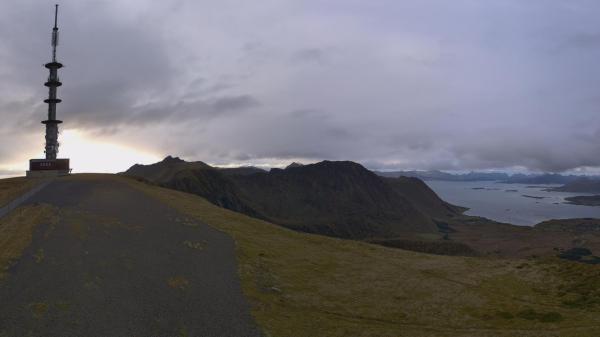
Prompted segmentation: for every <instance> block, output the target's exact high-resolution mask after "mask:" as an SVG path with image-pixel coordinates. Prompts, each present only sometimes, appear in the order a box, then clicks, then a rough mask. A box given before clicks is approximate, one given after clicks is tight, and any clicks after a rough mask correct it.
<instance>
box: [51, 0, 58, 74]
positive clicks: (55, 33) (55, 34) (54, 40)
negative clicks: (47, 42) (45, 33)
mask: <svg viewBox="0 0 600 337" xmlns="http://www.w3.org/2000/svg"><path fill="white" fill-rule="evenodd" d="M54 6H55V7H54V28H52V62H56V46H58V4H56V5H54Z"/></svg>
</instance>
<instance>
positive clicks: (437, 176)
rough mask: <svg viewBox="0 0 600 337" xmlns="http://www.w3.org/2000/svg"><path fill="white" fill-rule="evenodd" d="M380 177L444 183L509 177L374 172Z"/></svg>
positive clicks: (484, 173) (417, 172) (505, 177)
mask: <svg viewBox="0 0 600 337" xmlns="http://www.w3.org/2000/svg"><path fill="white" fill-rule="evenodd" d="M375 173H377V174H378V175H380V176H382V177H391V178H397V177H414V178H419V179H423V180H444V181H496V180H507V179H509V178H510V175H508V174H506V173H499V172H491V173H488V172H469V173H464V174H452V173H448V172H443V171H437V170H433V171H393V172H382V171H375Z"/></svg>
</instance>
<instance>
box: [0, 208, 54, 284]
mask: <svg viewBox="0 0 600 337" xmlns="http://www.w3.org/2000/svg"><path fill="white" fill-rule="evenodd" d="M53 215H54V209H53V208H52V207H51V206H49V205H44V204H40V205H27V206H23V207H19V208H17V209H15V210H14V211H12V212H11V213H10V214H8V215H7V216H5V217H3V218H1V219H0V279H1V278H2V277H3V276H4V274H5V273H6V270H7V269H8V268H9V267H10V264H11V263H12V262H13V261H15V260H17V259H18V258H19V257H20V256H21V254H22V253H23V250H25V248H27V247H28V246H29V244H31V240H32V236H33V231H34V229H35V227H36V226H37V225H38V224H41V223H43V222H45V221H47V222H48V223H51V222H53V221H54V219H53ZM38 259H43V252H39V251H38V252H37V253H36V260H38Z"/></svg>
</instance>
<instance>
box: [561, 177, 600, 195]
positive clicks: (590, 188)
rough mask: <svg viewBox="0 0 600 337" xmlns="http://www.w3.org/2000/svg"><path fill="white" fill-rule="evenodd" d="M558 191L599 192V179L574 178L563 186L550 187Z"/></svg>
mask: <svg viewBox="0 0 600 337" xmlns="http://www.w3.org/2000/svg"><path fill="white" fill-rule="evenodd" d="M551 190H552V191H558V192H572V193H600V179H599V178H598V177H595V178H581V177H580V178H579V179H575V180H573V181H571V182H569V183H566V184H565V185H564V186H561V187H557V188H553V189H551Z"/></svg>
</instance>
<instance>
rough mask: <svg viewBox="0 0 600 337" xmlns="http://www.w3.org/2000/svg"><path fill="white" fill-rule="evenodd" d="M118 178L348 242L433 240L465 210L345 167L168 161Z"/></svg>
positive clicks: (410, 182)
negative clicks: (418, 236) (220, 165)
mask: <svg viewBox="0 0 600 337" xmlns="http://www.w3.org/2000/svg"><path fill="white" fill-rule="evenodd" d="M124 174H125V175H128V176H133V177H137V178H142V179H145V180H148V181H150V182H152V183H156V184H159V185H162V186H165V187H169V188H174V189H177V190H180V191H184V192H190V193H194V194H197V195H200V196H202V197H204V198H206V199H208V200H209V201H211V202H212V203H214V204H216V205H219V206H222V207H225V208H228V209H231V210H233V211H237V212H241V213H245V214H248V215H251V216H254V217H257V218H261V219H264V220H268V221H270V222H273V223H277V224H280V225H283V226H285V227H288V228H291V229H295V230H299V231H304V232H311V233H318V234H324V235H329V236H336V237H342V238H349V239H369V238H392V237H399V236H403V237H405V236H407V235H412V234H415V233H421V234H429V235H431V234H436V235H439V228H438V226H437V223H438V222H439V221H443V220H444V219H448V218H452V217H455V216H460V215H461V214H462V212H463V211H465V209H464V208H461V207H458V206H454V205H450V204H448V203H446V202H444V201H443V200H441V199H440V198H439V197H438V196H437V195H436V194H435V193H434V192H433V191H432V190H431V189H430V188H429V187H428V186H427V185H426V184H424V183H423V182H422V181H421V180H419V179H416V178H411V177H400V178H385V177H380V176H378V175H376V174H374V173H373V172H371V171H369V170H367V169H366V168H364V167H363V166H361V165H360V164H357V163H353V162H349V161H338V162H334V161H323V162H320V163H316V164H310V165H300V164H292V165H290V166H288V167H287V168H286V169H272V170H270V171H269V172H267V171H264V170H261V169H257V168H253V167H242V168H231V169H224V168H215V167H211V166H209V165H207V164H205V163H203V162H186V161H183V160H181V159H179V158H173V157H170V156H169V157H167V158H165V159H164V160H163V161H161V162H159V163H156V164H152V165H134V166H132V167H131V168H130V169H129V170H127V171H126V172H124Z"/></svg>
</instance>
